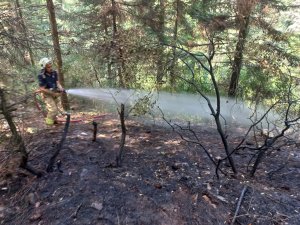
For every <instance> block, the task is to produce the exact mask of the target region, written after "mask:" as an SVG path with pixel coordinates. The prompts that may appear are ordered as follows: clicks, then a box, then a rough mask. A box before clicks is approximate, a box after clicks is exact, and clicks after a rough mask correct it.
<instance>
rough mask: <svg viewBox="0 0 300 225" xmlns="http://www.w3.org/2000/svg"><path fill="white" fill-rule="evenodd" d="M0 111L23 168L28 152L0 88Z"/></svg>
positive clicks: (3, 92)
mask: <svg viewBox="0 0 300 225" xmlns="http://www.w3.org/2000/svg"><path fill="white" fill-rule="evenodd" d="M0 111H1V113H2V114H3V116H4V119H5V120H6V122H7V124H8V126H9V129H10V131H11V133H12V138H13V143H14V144H15V145H16V146H17V152H19V153H20V154H21V162H20V167H23V168H25V167H26V165H27V160H28V153H27V151H26V147H25V144H24V141H23V138H22V136H21V135H20V134H19V132H18V130H17V127H16V125H15V123H14V121H13V118H12V115H11V113H10V109H9V107H8V106H7V101H6V96H5V91H4V90H3V89H2V88H0Z"/></svg>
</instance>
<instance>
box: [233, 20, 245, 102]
mask: <svg viewBox="0 0 300 225" xmlns="http://www.w3.org/2000/svg"><path fill="white" fill-rule="evenodd" d="M249 20H250V16H246V17H244V18H243V19H241V22H240V30H239V36H238V42H237V44H236V48H235V54H234V59H233V65H232V73H231V79H230V84H229V90H228V96H229V97H235V96H236V94H237V88H238V83H239V78H240V73H241V68H242V62H243V54H244V47H245V43H246V38H247V33H248V27H249Z"/></svg>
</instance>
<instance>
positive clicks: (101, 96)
mask: <svg viewBox="0 0 300 225" xmlns="http://www.w3.org/2000/svg"><path fill="white" fill-rule="evenodd" d="M67 92H68V94H71V95H75V96H82V97H86V98H90V99H94V100H98V101H102V102H105V103H110V104H116V105H117V106H119V105H120V104H121V103H123V104H124V105H125V107H132V106H133V105H134V104H136V102H137V101H138V100H139V99H141V98H143V97H145V96H147V95H148V96H149V97H150V99H151V100H150V101H151V102H155V104H154V107H152V110H151V113H152V114H156V115H158V116H159V115H160V116H161V112H160V111H159V110H158V107H159V108H160V109H161V110H162V112H163V113H164V115H166V116H167V117H168V118H170V119H172V120H174V119H178V118H181V119H183V120H188V119H192V118H193V119H198V120H200V121H201V122H209V121H212V120H213V117H212V116H211V111H210V109H209V107H208V104H207V101H206V100H205V99H204V98H203V97H201V96H200V95H197V94H178V93H176V94H172V93H167V92H159V93H157V92H155V93H151V95H149V92H146V91H141V90H124V89H123V90H119V89H112V88H108V89H103V88H99V89H93V88H78V89H69V90H68V91H67ZM209 99H210V101H211V104H212V106H213V107H214V109H216V98H214V97H209ZM257 112H258V116H259V115H262V114H263V113H264V112H265V110H263V109H262V107H261V108H260V109H258V110H257ZM252 114H253V110H252V109H250V108H249V107H247V106H246V104H244V103H243V102H241V101H240V102H238V101H236V100H231V99H226V98H221V115H222V117H223V118H224V119H225V120H226V124H227V125H239V126H249V124H251V121H250V119H249V118H250V117H251V116H252ZM272 117H273V119H274V115H272Z"/></svg>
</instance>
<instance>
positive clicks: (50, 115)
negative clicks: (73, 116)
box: [42, 94, 62, 125]
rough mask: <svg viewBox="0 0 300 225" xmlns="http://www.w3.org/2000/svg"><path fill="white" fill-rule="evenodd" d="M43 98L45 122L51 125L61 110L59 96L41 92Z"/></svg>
mask: <svg viewBox="0 0 300 225" xmlns="http://www.w3.org/2000/svg"><path fill="white" fill-rule="evenodd" d="M42 96H43V100H44V102H45V104H46V108H47V117H46V121H45V122H46V124H47V125H53V124H54V123H55V121H56V116H57V115H58V113H59V112H62V107H61V101H60V97H53V96H51V95H49V94H43V95H42Z"/></svg>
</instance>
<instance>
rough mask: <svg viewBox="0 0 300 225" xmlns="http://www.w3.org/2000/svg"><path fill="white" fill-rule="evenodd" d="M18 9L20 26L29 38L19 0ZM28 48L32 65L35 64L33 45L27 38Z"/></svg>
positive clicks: (17, 2)
mask: <svg viewBox="0 0 300 225" xmlns="http://www.w3.org/2000/svg"><path fill="white" fill-rule="evenodd" d="M16 11H17V13H18V16H19V17H20V26H21V27H22V31H23V33H24V35H25V37H26V38H28V33H27V28H26V25H25V21H24V19H23V13H22V10H21V5H20V2H19V0H16ZM26 48H27V51H28V54H29V57H30V63H31V65H32V66H34V58H33V52H32V49H31V46H30V43H29V41H28V39H27V40H26Z"/></svg>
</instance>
